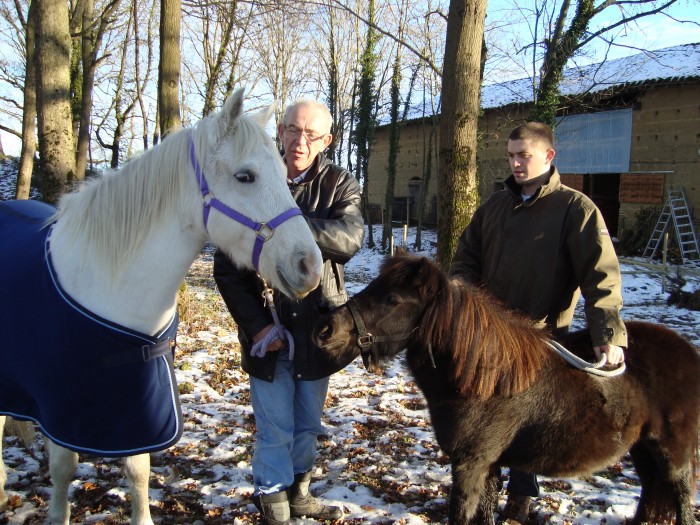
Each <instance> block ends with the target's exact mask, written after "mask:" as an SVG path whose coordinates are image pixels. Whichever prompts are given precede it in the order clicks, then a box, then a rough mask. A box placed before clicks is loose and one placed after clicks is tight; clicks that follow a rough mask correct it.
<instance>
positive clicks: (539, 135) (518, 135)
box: [508, 122, 554, 149]
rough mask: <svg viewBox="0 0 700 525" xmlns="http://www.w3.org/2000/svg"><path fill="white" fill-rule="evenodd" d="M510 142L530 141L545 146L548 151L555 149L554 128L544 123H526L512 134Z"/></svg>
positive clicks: (509, 138) (509, 137)
mask: <svg viewBox="0 0 700 525" xmlns="http://www.w3.org/2000/svg"><path fill="white" fill-rule="evenodd" d="M508 140H530V141H532V142H538V143H541V144H543V145H544V146H545V147H546V148H547V149H554V134H553V133H552V128H550V127H549V126H548V125H547V124H543V123H542V122H526V123H525V124H523V125H522V126H518V127H517V128H515V129H514V130H513V131H511V132H510V135H509V136H508Z"/></svg>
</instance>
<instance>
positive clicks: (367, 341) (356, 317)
mask: <svg viewBox="0 0 700 525" xmlns="http://www.w3.org/2000/svg"><path fill="white" fill-rule="evenodd" d="M345 306H347V307H348V310H349V311H350V315H351V316H352V319H353V321H355V326H356V327H357V346H359V347H360V354H361V355H362V363H363V364H364V365H365V368H366V369H369V364H370V363H369V360H370V357H372V352H371V348H372V345H373V344H374V343H394V342H396V341H403V340H404V339H408V338H409V337H411V335H413V332H415V330H416V329H415V328H414V329H413V330H411V331H410V332H405V333H403V334H396V335H379V336H375V335H372V333H371V332H369V331H368V330H367V327H366V326H365V322H364V320H363V319H362V315H361V314H360V311H359V310H358V309H357V306H355V303H354V301H353V299H350V300H349V301H348V302H347V303H345Z"/></svg>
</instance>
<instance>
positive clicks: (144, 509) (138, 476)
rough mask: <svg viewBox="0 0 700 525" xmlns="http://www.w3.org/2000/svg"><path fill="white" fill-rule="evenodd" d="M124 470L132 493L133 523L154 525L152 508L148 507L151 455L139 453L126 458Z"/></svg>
mask: <svg viewBox="0 0 700 525" xmlns="http://www.w3.org/2000/svg"><path fill="white" fill-rule="evenodd" d="M124 472H125V473H126V479H127V481H128V482H129V491H130V493H131V525H153V520H152V519H151V510H150V508H149V507H148V478H149V476H150V475H151V456H149V455H148V454H139V455H138V456H129V457H127V458H124Z"/></svg>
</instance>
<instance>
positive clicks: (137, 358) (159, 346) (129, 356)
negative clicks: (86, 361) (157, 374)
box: [102, 337, 175, 368]
mask: <svg viewBox="0 0 700 525" xmlns="http://www.w3.org/2000/svg"><path fill="white" fill-rule="evenodd" d="M174 350H175V338H174V337H168V338H167V339H163V340H162V341H158V342H157V343H151V344H150V345H143V346H142V347H141V348H140V349H139V350H137V351H134V350H128V351H125V352H118V353H115V354H112V355H108V356H105V357H103V358H102V366H103V367H104V368H114V367H115V366H122V365H127V364H130V363H141V362H143V363H147V362H148V361H150V360H152V359H155V358H156V357H160V356H163V355H166V354H167V353H169V352H173V351H174Z"/></svg>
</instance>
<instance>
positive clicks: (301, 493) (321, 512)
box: [287, 471, 343, 520]
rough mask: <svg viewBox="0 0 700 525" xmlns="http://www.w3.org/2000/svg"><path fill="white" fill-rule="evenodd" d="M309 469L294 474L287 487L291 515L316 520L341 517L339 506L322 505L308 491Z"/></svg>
mask: <svg viewBox="0 0 700 525" xmlns="http://www.w3.org/2000/svg"><path fill="white" fill-rule="evenodd" d="M309 485H311V471H308V472H304V473H303V474H296V475H295V476H294V483H293V484H292V486H291V487H289V488H288V489H287V492H288V494H289V511H290V513H291V515H292V516H293V517H301V516H306V517H307V518H312V519H316V520H337V519H340V518H342V517H343V511H342V510H340V507H334V506H331V505H323V504H321V503H319V502H318V501H317V500H316V498H314V497H313V496H312V495H311V493H310V492H309Z"/></svg>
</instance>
